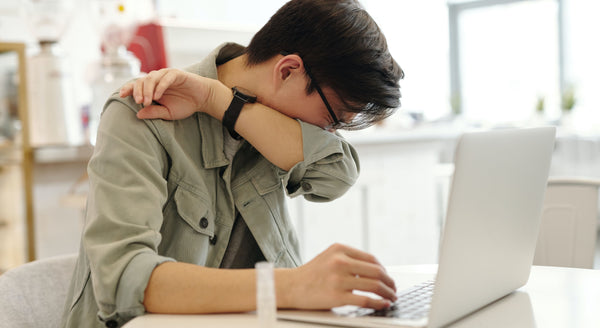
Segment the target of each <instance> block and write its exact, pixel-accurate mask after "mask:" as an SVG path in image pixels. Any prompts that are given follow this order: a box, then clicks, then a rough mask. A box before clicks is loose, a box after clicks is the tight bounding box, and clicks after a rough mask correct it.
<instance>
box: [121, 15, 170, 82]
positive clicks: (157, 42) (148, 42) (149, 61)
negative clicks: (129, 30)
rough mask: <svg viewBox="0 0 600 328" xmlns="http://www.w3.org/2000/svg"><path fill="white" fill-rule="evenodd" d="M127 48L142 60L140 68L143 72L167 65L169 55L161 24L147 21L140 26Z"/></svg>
mask: <svg viewBox="0 0 600 328" xmlns="http://www.w3.org/2000/svg"><path fill="white" fill-rule="evenodd" d="M127 50H129V51H131V52H132V53H133V54H134V55H135V56H136V57H137V58H138V59H139V60H140V62H141V68H140V70H141V71H142V72H146V73H148V72H150V71H154V70H158V69H161V68H165V67H167V56H166V53H165V42H164V38H163V30H162V26H161V25H158V24H156V23H147V24H142V25H140V26H138V28H137V31H136V32H135V35H134V37H133V38H132V39H131V42H130V43H129V46H128V47H127Z"/></svg>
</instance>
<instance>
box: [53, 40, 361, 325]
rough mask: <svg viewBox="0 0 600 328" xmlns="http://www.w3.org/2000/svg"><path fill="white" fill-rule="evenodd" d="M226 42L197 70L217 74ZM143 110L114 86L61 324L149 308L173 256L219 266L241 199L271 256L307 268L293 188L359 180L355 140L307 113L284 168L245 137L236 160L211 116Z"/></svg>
mask: <svg viewBox="0 0 600 328" xmlns="http://www.w3.org/2000/svg"><path fill="white" fill-rule="evenodd" d="M219 49H220V48H218V49H216V50H215V51H214V52H213V53H212V54H211V55H210V56H208V57H207V58H206V59H205V60H204V61H202V62H201V63H199V64H197V65H195V66H192V67H191V68H189V70H190V71H191V72H193V73H196V74H199V75H202V76H206V77H209V78H217V68H216V64H215V60H216V56H217V54H218V51H219ZM140 108H141V107H140V105H138V104H135V103H134V101H133V100H132V98H131V97H128V98H119V97H118V95H116V94H115V95H113V96H112V97H111V98H110V99H109V100H108V101H107V103H106V105H105V108H104V112H103V114H102V120H101V123H100V127H99V129H98V138H97V144H96V146H95V149H94V154H93V156H92V158H91V160H90V163H89V166H88V174H89V182H90V193H89V196H88V204H87V211H86V223H85V227H84V232H83V236H82V243H81V251H80V255H79V259H78V262H77V266H76V269H75V272H74V276H73V280H72V283H71V287H70V290H69V295H68V299H67V303H66V306H65V313H64V315H63V326H64V327H104V326H106V327H120V326H121V325H123V324H124V323H125V322H127V321H128V320H130V319H132V318H133V317H135V316H139V315H142V314H144V313H145V309H144V306H143V298H144V290H145V288H146V285H147V283H148V280H149V277H150V274H151V272H152V270H153V269H154V268H155V267H156V266H157V265H159V264H160V263H163V262H165V261H181V262H187V263H194V264H198V265H202V266H207V267H219V264H220V263H221V260H222V258H223V254H224V253H225V249H226V248H227V243H228V241H229V235H230V233H231V228H232V226H233V222H234V218H235V209H236V208H237V209H238V211H239V212H240V214H241V215H242V217H243V218H244V220H245V221H246V223H247V225H248V227H249V228H250V231H251V232H252V234H253V235H254V237H255V238H256V241H257V243H258V245H259V247H260V249H261V251H262V253H263V254H264V256H265V258H266V259H267V260H268V261H270V262H273V263H274V264H275V266H278V267H295V266H298V265H300V264H301V259H300V254H299V248H298V240H297V238H296V233H295V231H294V228H293V226H292V223H291V221H290V217H289V214H288V212H287V208H286V202H285V199H284V198H285V194H286V193H287V194H288V195H290V196H292V197H294V196H298V195H303V196H304V197H305V198H306V199H308V200H311V201H329V200H332V199H335V198H337V197H339V196H341V195H342V194H343V193H344V192H345V191H346V190H347V189H348V188H349V187H350V186H351V185H352V184H353V183H354V182H355V180H356V179H357V177H358V169H359V167H358V157H357V154H356V152H355V150H354V149H353V148H352V146H350V145H349V144H348V143H347V142H346V141H345V140H344V139H343V138H342V137H341V136H339V135H338V134H334V133H330V132H327V131H324V130H322V129H321V128H318V127H316V126H313V125H310V124H307V123H304V122H300V124H301V127H302V139H303V148H304V149H303V151H304V161H303V162H300V163H298V164H297V165H295V166H294V167H293V168H292V169H291V170H289V171H284V170H281V169H279V168H278V167H276V166H275V165H273V164H272V163H270V162H269V161H267V160H266V159H265V158H264V157H263V156H262V155H261V154H260V153H259V152H258V151H257V150H256V149H255V148H253V147H252V145H250V144H249V143H247V142H243V144H242V145H241V147H240V149H239V150H238V152H237V153H236V155H235V157H234V159H233V161H232V163H230V162H229V161H228V160H227V158H226V157H225V155H224V152H223V138H224V137H223V131H224V128H223V125H222V124H221V122H220V121H219V120H216V119H214V118H212V117H210V116H208V115H206V114H204V113H197V114H195V115H192V116H191V117H189V118H187V119H183V120H179V121H163V120H139V119H137V118H136V116H135V114H136V112H137V111H138V110H139V109H140Z"/></svg>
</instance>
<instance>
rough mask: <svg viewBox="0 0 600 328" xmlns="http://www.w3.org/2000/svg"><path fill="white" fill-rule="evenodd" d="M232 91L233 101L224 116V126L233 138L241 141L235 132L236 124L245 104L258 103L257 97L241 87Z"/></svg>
mask: <svg viewBox="0 0 600 328" xmlns="http://www.w3.org/2000/svg"><path fill="white" fill-rule="evenodd" d="M231 90H232V91H233V99H232V100H231V103H230V104H229V107H228V108H227V110H226V111H225V114H224V115H223V125H225V127H226V128H227V130H228V131H229V135H231V137H233V138H234V139H236V140H240V139H242V137H241V136H240V135H239V134H238V133H237V132H235V128H234V127H235V122H236V121H237V119H238V117H239V116H240V112H241V111H242V107H244V105H245V104H248V103H250V104H251V103H254V102H256V95H254V94H253V93H252V92H250V91H248V90H246V89H244V88H240V87H233V88H231Z"/></svg>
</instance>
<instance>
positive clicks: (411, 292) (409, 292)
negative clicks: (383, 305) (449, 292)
mask: <svg viewBox="0 0 600 328" xmlns="http://www.w3.org/2000/svg"><path fill="white" fill-rule="evenodd" d="M433 286H434V281H433V280H431V281H426V282H424V283H421V284H418V285H415V286H413V287H411V288H409V289H406V290H404V291H402V292H400V293H399V294H398V299H397V300H396V301H395V302H394V303H392V306H390V307H389V308H387V309H382V310H377V311H373V312H372V313H369V314H368V315H370V316H376V317H391V318H398V319H409V320H414V319H421V318H425V317H427V314H428V313H429V306H430V303H431V295H432V294H433Z"/></svg>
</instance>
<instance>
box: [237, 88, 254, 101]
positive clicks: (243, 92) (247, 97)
mask: <svg viewBox="0 0 600 328" xmlns="http://www.w3.org/2000/svg"><path fill="white" fill-rule="evenodd" d="M231 89H232V90H233V95H234V96H238V97H240V98H242V99H243V100H244V101H246V102H255V101H256V95H255V94H254V93H252V92H251V91H249V90H248V89H244V88H242V87H233V88H231Z"/></svg>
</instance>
